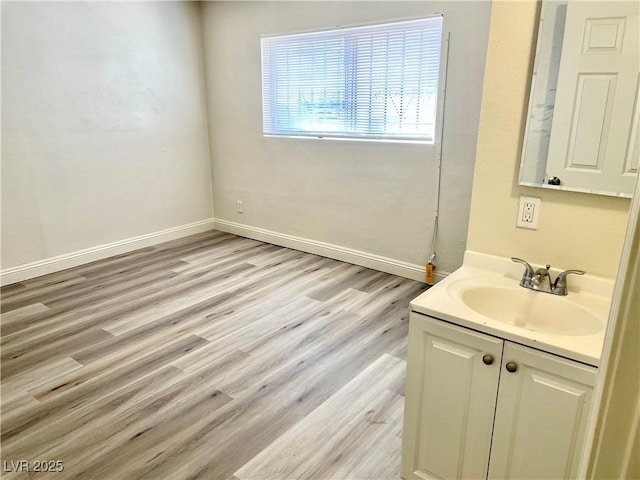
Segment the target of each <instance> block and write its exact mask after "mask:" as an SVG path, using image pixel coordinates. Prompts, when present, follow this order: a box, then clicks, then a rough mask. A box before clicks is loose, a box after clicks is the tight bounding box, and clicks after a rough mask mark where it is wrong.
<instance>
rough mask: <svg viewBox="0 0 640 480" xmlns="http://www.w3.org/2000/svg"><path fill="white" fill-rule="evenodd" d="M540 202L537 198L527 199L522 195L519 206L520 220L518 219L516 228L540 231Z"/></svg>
mask: <svg viewBox="0 0 640 480" xmlns="http://www.w3.org/2000/svg"><path fill="white" fill-rule="evenodd" d="M540 202H541V200H540V199H539V198H536V197H525V196H522V195H520V202H519V204H518V218H517V219H516V227H520V228H528V229H530V230H537V229H538V217H539V216H540Z"/></svg>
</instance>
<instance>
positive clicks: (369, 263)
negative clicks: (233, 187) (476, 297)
mask: <svg viewBox="0 0 640 480" xmlns="http://www.w3.org/2000/svg"><path fill="white" fill-rule="evenodd" d="M214 225H215V228H216V230H220V231H223V232H227V233H233V234H235V235H239V236H242V237H247V238H252V239H254V240H260V241H262V242H268V243H272V244H274V245H280V246H282V247H287V248H293V249H294V250H300V251H302V252H307V253H313V254H316V255H322V256H324V257H329V258H333V259H335V260H340V261H343V262H349V263H353V264H354V265H359V266H361V267H367V268H371V269H374V270H379V271H381V272H385V273H390V274H392V275H398V276H400V277H404V278H409V279H411V280H417V281H419V282H424V276H425V269H424V265H417V264H413V263H408V262H403V261H401V260H395V259H393V258H389V257H383V256H381V255H376V254H373V253H369V252H363V251H362V250H355V249H353V248H347V247H343V246H340V245H335V244H331V243H326V242H320V241H318V240H312V239H309V238H303V237H297V236H295V235H288V234H285V233H279V232H274V231H272V230H267V229H264V228H258V227H253V226H251V225H244V224H242V223H237V222H231V221H229V220H222V219H219V218H216V219H214ZM447 275H449V272H440V271H436V272H435V273H434V277H436V281H439V280H442V279H443V278H444V277H446V276H447Z"/></svg>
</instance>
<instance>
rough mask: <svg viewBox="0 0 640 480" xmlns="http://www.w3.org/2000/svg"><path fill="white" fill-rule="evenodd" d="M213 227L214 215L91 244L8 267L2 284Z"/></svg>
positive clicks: (1, 279)
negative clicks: (162, 228) (87, 246)
mask: <svg viewBox="0 0 640 480" xmlns="http://www.w3.org/2000/svg"><path fill="white" fill-rule="evenodd" d="M213 229H214V219H212V218H209V219H207V220H201V221H198V222H193V223H189V224H187V225H180V226H178V227H172V228H167V229H166V230H161V231H159V232H153V233H147V234H145V235H140V236H138V237H133V238H127V239H124V240H119V241H117V242H112V243H107V244H105V245H99V246H97V247H91V248H87V249H84V250H79V251H77V252H71V253H65V254H64V255H58V256H56V257H51V258H45V259H44V260H38V261H37V262H32V263H25V264H23V265H18V266H15V267H9V268H6V269H3V270H1V271H0V284H1V285H9V284H11V283H15V282H21V281H22V280H27V279H30V278H35V277H39V276H41V275H46V274H48V273H53V272H59V271H60V270H65V269H67V268H72V267H77V266H78V265H83V264H85V263H90V262H95V261H96V260H102V259H104V258H107V257H112V256H114V255H120V254H122V253H127V252H131V251H133V250H137V249H139V248H145V247H149V246H151V245H156V244H158V243H162V242H167V241H169V240H175V239H177V238H182V237H187V236H189V235H194V234H196V233H201V232H206V231H208V230H213Z"/></svg>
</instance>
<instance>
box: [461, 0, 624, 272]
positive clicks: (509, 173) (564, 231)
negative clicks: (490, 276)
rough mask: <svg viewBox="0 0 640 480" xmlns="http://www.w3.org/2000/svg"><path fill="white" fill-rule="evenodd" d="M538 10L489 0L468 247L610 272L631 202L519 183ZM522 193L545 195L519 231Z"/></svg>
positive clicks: (524, 3) (614, 268)
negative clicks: (534, 222)
mask: <svg viewBox="0 0 640 480" xmlns="http://www.w3.org/2000/svg"><path fill="white" fill-rule="evenodd" d="M538 8H539V6H538V5H537V3H536V2H535V1H533V0H526V1H519V2H494V4H493V8H492V13H491V27H490V32H489V46H488V51H487V65H486V71H485V80H484V90H483V97H482V110H481V114H480V129H479V135H478V144H477V154H476V165H475V174H474V182H473V195H472V201H471V214H470V220H469V234H468V239H467V248H468V249H469V250H475V251H479V252H483V253H489V254H494V255H501V256H517V257H521V258H524V259H526V260H528V261H529V262H530V263H535V264H545V263H550V264H551V265H552V266H556V267H558V268H561V269H564V268H580V269H583V270H586V271H587V272H588V273H590V274H593V275H599V276H605V277H615V275H616V271H617V268H618V259H619V257H620V252H621V249H622V243H623V240H624V233H625V228H626V224H627V217H628V209H629V205H630V200H629V199H624V198H614V197H605V196H601V195H589V194H582V193H572V192H553V191H549V190H543V189H540V188H530V187H521V186H519V185H518V171H519V167H520V154H521V150H522V138H523V135H524V129H525V123H526V114H527V106H528V101H529V86H530V78H531V73H532V66H533V58H534V55H535V48H536V44H535V34H536V33H535V32H536V28H537V23H538V16H537V13H538ZM519 195H528V196H533V197H539V198H541V199H542V206H541V213H540V218H539V222H538V230H537V231H532V230H525V229H520V228H516V226H515V222H516V214H517V208H518V203H517V202H518V197H519Z"/></svg>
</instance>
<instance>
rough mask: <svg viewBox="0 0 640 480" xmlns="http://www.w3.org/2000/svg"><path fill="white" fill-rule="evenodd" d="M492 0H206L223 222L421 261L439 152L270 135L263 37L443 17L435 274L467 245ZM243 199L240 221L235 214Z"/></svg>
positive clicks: (217, 196) (214, 154) (212, 132)
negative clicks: (444, 78)
mask: <svg viewBox="0 0 640 480" xmlns="http://www.w3.org/2000/svg"><path fill="white" fill-rule="evenodd" d="M490 9H491V6H490V3H489V2H458V1H456V2H395V1H394V2H207V3H205V4H204V9H203V13H204V38H205V57H206V59H205V63H206V71H207V93H208V101H209V103H208V105H209V136H210V140H211V158H212V167H213V195H214V205H215V208H216V218H219V219H223V220H227V221H232V222H237V223H242V224H246V225H249V226H251V227H257V228H262V229H267V230H271V231H274V232H278V233H282V234H288V235H295V236H298V237H303V238H308V239H313V240H316V241H321V242H326V243H330V244H334V245H339V246H342V247H347V248H350V249H355V250H359V251H364V252H368V253H372V254H376V255H381V256H385V257H389V258H391V259H395V260H399V261H402V262H408V263H411V264H418V265H420V264H422V265H423V264H424V263H425V261H426V259H427V256H428V253H429V252H428V250H429V243H430V241H431V236H432V226H433V214H434V211H435V199H436V197H435V185H436V176H437V168H436V167H437V148H434V147H433V146H428V145H417V144H391V143H373V142H349V141H336V140H303V139H286V138H284V139H283V138H263V137H262V106H261V71H260V68H261V66H260V36H261V35H263V34H274V33H286V32H295V31H304V30H310V29H317V28H327V27H332V26H335V25H349V24H358V23H363V22H372V21H384V20H389V19H397V18H403V17H415V16H420V15H425V14H431V13H435V12H437V11H442V10H444V11H445V29H448V30H449V31H450V32H451V47H450V63H449V80H448V91H447V103H446V123H445V138H444V158H443V167H442V170H443V184H442V186H443V191H442V201H441V214H440V215H441V216H440V227H439V237H438V248H437V250H438V259H437V260H438V270H439V271H452V270H454V269H455V268H457V267H458V266H459V265H460V264H461V263H462V256H463V252H464V249H465V240H466V232H467V223H468V215H469V202H470V196H471V183H472V176H473V163H474V158H475V145H476V136H477V131H478V118H479V110H480V98H481V94H482V79H483V72H484V63H485V55H486V47H487V36H488V31H489V16H490ZM236 200H242V201H243V202H244V213H242V214H240V213H237V212H236Z"/></svg>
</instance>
